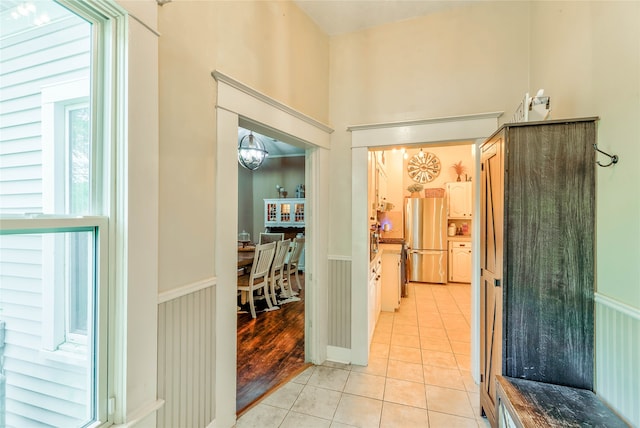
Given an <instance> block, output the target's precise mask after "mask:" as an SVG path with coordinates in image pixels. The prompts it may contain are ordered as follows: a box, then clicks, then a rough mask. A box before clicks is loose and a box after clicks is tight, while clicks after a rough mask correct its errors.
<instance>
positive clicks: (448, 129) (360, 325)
mask: <svg viewBox="0 0 640 428" xmlns="http://www.w3.org/2000/svg"><path fill="white" fill-rule="evenodd" d="M501 115H502V113H501V112H495V113H482V114H476V115H467V116H457V117H448V118H437V119H425V120H418V121H409V122H394V123H391V124H389V123H383V124H374V125H362V126H352V127H350V128H349V130H350V131H351V132H352V144H351V146H352V152H351V153H352V163H351V166H352V174H353V182H352V183H353V186H354V188H353V189H352V198H353V199H352V216H353V225H354V226H353V229H352V246H353V247H352V260H353V266H352V276H351V283H352V284H354V287H353V288H352V297H351V298H352V301H354V302H359V303H358V304H357V305H354V306H353V313H352V320H353V322H352V326H351V329H352V331H351V337H352V338H354V340H353V343H352V361H353V363H355V364H361V365H365V364H367V361H368V358H369V346H368V343H367V334H366V332H367V329H368V317H367V315H368V313H367V311H368V296H367V289H366V286H365V285H366V284H367V277H368V267H369V259H368V256H367V255H368V251H367V248H366V247H365V246H364V245H363V244H362V243H363V242H364V243H366V242H368V240H367V238H368V233H369V225H368V221H367V220H368V218H369V217H368V203H367V195H366V194H363V193H362V192H358V188H357V187H358V186H361V185H362V183H366V182H367V172H368V161H367V159H368V151H369V149H377V148H383V147H386V146H388V145H389V141H393V142H395V144H397V145H398V146H405V147H409V146H412V147H416V145H424V146H429V147H430V146H432V145H434V144H440V145H442V144H445V143H448V142H451V141H473V142H474V147H476V152H477V147H478V145H479V144H480V143H481V142H482V141H483V140H484V138H486V137H487V136H489V135H491V134H492V133H493V132H494V131H495V130H496V129H497V128H498V117H500V116H501ZM474 168H475V171H476V175H477V174H479V157H478V156H477V155H476V156H475V159H474ZM473 182H474V186H475V189H474V194H475V195H476V196H475V198H474V211H475V212H479V197H478V195H479V191H478V190H479V189H478V188H477V186H478V182H479V181H478V179H477V177H473ZM472 239H473V241H474V243H475V245H474V247H473V254H474V256H473V260H472V278H471V293H472V296H471V317H472V325H471V354H472V358H471V372H472V376H473V378H474V380H476V381H478V376H479V358H478V357H479V346H478V345H479V342H478V340H479V324H478V320H477V314H478V310H479V288H478V281H479V278H478V274H477V271H478V269H477V267H478V266H479V253H478V248H477V242H478V240H479V228H478V227H476V226H475V225H473V226H472ZM359 284H362V286H358V285H359Z"/></svg>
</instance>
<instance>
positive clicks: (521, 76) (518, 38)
mask: <svg viewBox="0 0 640 428" xmlns="http://www.w3.org/2000/svg"><path fill="white" fill-rule="evenodd" d="M528 22H529V17H528V6H527V4H526V3H524V2H495V3H494V2H487V3H485V2H483V3H480V4H474V5H472V6H469V7H466V8H458V9H453V10H449V11H446V12H441V13H436V14H433V15H430V16H427V17H423V18H418V19H414V20H408V21H402V22H398V23H393V24H389V25H384V26H380V27H376V28H374V29H371V30H365V31H361V32H357V33H352V34H347V35H343V36H337V37H334V38H332V39H331V109H330V111H331V119H330V123H331V124H332V126H333V127H334V129H335V132H334V134H333V138H332V141H331V144H332V150H331V169H332V174H331V176H332V178H333V181H332V183H331V200H332V204H331V208H330V209H331V213H332V214H331V221H332V223H331V238H330V243H329V245H330V246H329V252H330V253H331V254H342V255H349V254H350V252H351V242H350V237H351V222H350V221H344V218H349V216H350V214H351V191H350V189H351V148H350V147H351V136H350V134H349V133H348V132H347V131H346V128H347V127H348V126H350V125H359V124H366V123H377V122H393V121H400V120H411V119H424V118H437V117H445V116H456V115H463V114H472V113H484V112H492V111H505V112H511V111H513V110H514V109H515V107H516V106H517V104H518V103H519V102H520V99H521V98H522V96H523V94H524V93H525V92H527V91H528V90H529V89H528V41H529V39H528V30H527V28H528V25H529V24H528ZM389 144H390V145H393V144H394V142H389ZM345 216H346V217H345Z"/></svg>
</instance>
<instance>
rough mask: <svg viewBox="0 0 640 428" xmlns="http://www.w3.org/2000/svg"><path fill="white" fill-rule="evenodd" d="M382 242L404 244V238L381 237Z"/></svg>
mask: <svg viewBox="0 0 640 428" xmlns="http://www.w3.org/2000/svg"><path fill="white" fill-rule="evenodd" d="M380 243H381V244H404V239H403V238H380Z"/></svg>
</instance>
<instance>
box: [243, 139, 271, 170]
mask: <svg viewBox="0 0 640 428" xmlns="http://www.w3.org/2000/svg"><path fill="white" fill-rule="evenodd" d="M267 156H269V153H268V152H267V150H266V149H265V148H264V144H263V143H262V141H260V139H259V138H258V137H256V136H255V135H253V132H249V134H247V135H245V136H244V137H242V138H241V139H240V143H238V162H240V165H242V166H243V167H245V168H247V169H249V170H251V171H255V170H256V169H258V168H259V167H260V165H262V162H264V160H265V158H266V157H267Z"/></svg>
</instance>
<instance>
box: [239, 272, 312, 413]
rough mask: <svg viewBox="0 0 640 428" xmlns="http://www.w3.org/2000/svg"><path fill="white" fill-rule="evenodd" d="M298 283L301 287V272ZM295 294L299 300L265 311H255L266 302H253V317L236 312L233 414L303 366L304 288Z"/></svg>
mask: <svg viewBox="0 0 640 428" xmlns="http://www.w3.org/2000/svg"><path fill="white" fill-rule="evenodd" d="M292 279H293V278H292ZM300 282H301V284H302V286H303V287H304V275H302V274H301V275H300ZM293 283H294V284H295V283H296V282H295V279H293ZM294 286H295V285H294ZM299 297H300V301H298V302H290V303H285V304H282V305H280V309H278V310H274V311H269V312H258V311H260V309H261V307H263V306H266V305H264V303H262V302H258V303H256V311H257V312H258V314H257V317H256V319H253V318H251V314H250V313H238V361H237V390H236V414H238V415H240V414H242V413H243V412H244V411H246V410H248V409H249V408H250V407H251V406H252V405H253V404H254V403H255V402H256V401H257V400H258V399H260V398H261V397H263V396H264V395H266V394H267V393H269V391H271V390H272V389H273V388H275V387H277V386H279V385H281V384H283V383H285V382H287V381H289V380H290V379H291V378H292V377H294V376H296V375H297V374H298V373H300V372H301V371H302V370H304V369H305V368H306V367H307V365H308V364H305V362H304V290H302V291H300V295H299ZM247 312H248V311H247Z"/></svg>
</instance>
